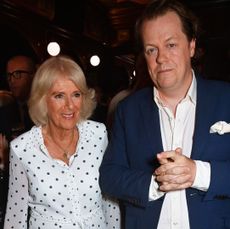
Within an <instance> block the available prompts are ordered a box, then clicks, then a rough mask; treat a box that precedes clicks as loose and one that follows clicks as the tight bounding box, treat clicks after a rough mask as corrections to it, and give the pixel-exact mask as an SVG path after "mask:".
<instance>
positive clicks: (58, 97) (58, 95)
mask: <svg viewBox="0 0 230 229" xmlns="http://www.w3.org/2000/svg"><path fill="white" fill-rule="evenodd" d="M62 97H63V95H62V94H57V95H55V96H54V98H55V99H61V98H62Z"/></svg>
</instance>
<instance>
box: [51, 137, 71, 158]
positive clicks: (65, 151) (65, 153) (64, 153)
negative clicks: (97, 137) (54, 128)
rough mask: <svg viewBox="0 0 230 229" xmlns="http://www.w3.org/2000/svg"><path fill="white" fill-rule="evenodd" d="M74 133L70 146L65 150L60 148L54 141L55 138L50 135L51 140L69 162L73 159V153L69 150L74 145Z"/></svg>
mask: <svg viewBox="0 0 230 229" xmlns="http://www.w3.org/2000/svg"><path fill="white" fill-rule="evenodd" d="M74 135H75V134H74V133H73V134H72V138H71V140H70V143H69V144H68V146H67V147H66V148H63V147H62V146H60V145H59V144H58V143H57V142H56V141H55V140H54V138H53V137H52V136H51V135H50V138H51V140H52V141H53V143H54V144H55V145H56V146H57V147H58V148H59V149H60V150H61V151H62V152H63V155H62V156H63V158H64V159H65V160H69V159H70V157H71V155H72V153H71V152H69V148H70V147H71V145H72V143H73V140H74Z"/></svg>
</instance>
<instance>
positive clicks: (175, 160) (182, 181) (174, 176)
mask: <svg viewBox="0 0 230 229" xmlns="http://www.w3.org/2000/svg"><path fill="white" fill-rule="evenodd" d="M157 158H158V161H159V163H160V164H161V165H160V167H159V168H157V169H156V170H155V175H156V180H157V182H158V183H159V189H160V190H161V191H164V192H168V191H173V190H181V189H185V188H188V187H191V186H192V184H193V182H194V179H195V175H196V164H195V162H194V161H193V160H192V159H190V158H188V157H186V156H184V155H182V149H181V148H177V149H176V150H172V151H165V152H162V153H159V154H157Z"/></svg>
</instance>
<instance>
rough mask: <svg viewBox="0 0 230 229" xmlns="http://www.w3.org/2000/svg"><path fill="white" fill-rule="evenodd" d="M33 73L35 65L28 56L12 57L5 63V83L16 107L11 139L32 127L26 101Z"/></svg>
mask: <svg viewBox="0 0 230 229" xmlns="http://www.w3.org/2000/svg"><path fill="white" fill-rule="evenodd" d="M35 71H36V63H35V61H34V60H33V59H32V58H31V57H29V56H24V55H17V56H13V57H11V58H10V59H9V60H8V62H7V66H6V75H7V82H8V84H9V89H10V91H11V93H12V95H13V96H14V98H15V99H16V103H17V107H18V113H17V114H15V115H17V118H18V120H17V124H16V125H15V126H14V127H13V128H12V138H14V137H17V136H18V135H19V134H21V133H23V132H25V131H28V130H29V129H30V128H31V127H32V126H33V122H32V121H31V119H30V117H29V114H28V107H27V100H28V98H29V95H30V89H31V84H32V81H33V77H34V73H35Z"/></svg>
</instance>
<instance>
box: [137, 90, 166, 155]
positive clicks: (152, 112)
mask: <svg viewBox="0 0 230 229" xmlns="http://www.w3.org/2000/svg"><path fill="white" fill-rule="evenodd" d="M146 97H147V98H148V99H146V100H145V101H144V102H143V103H141V105H140V109H141V115H142V117H141V118H142V120H143V122H144V129H145V130H146V138H147V139H146V142H150V143H152V146H153V152H155V153H159V152H161V151H163V146H162V140H161V131H160V121H159V112H158V107H157V105H156V104H155V102H154V100H153V95H152V90H151V94H150V96H146Z"/></svg>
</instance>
